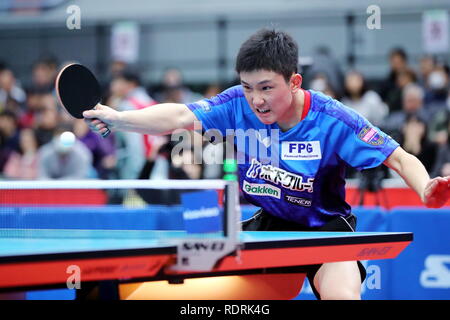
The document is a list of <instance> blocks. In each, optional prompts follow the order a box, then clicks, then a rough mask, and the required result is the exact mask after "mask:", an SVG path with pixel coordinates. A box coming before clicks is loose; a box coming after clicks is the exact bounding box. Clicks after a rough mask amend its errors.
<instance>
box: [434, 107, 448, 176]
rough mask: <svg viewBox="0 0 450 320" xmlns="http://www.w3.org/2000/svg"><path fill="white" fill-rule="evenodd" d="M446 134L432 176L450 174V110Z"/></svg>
mask: <svg viewBox="0 0 450 320" xmlns="http://www.w3.org/2000/svg"><path fill="white" fill-rule="evenodd" d="M445 127H446V129H445V131H444V132H445V134H446V138H445V139H444V140H445V143H442V144H441V145H440V146H439V150H438V154H437V157H436V162H435V165H434V168H433V171H432V172H431V176H432V177H437V176H442V177H446V176H449V175H450V137H449V136H450V112H449V114H448V115H447V121H446V126H445Z"/></svg>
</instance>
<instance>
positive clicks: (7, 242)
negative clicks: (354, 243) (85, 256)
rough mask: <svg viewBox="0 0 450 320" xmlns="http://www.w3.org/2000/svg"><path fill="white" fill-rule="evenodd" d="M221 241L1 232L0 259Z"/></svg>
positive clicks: (156, 234) (247, 235)
mask: <svg viewBox="0 0 450 320" xmlns="http://www.w3.org/2000/svg"><path fill="white" fill-rule="evenodd" d="M387 234H397V233H392V232H390V233H388V232H276V231H269V232H267V231H266V232H264V231H256V232H255V231H253V232H240V240H241V241H242V242H244V243H251V242H277V241H283V240H301V239H318V238H330V237H333V238H334V237H358V236H377V235H387ZM190 237H193V238H199V237H201V238H220V235H219V234H202V235H199V234H187V233H186V232H185V231H166V230H164V231H158V230H146V231H142V230H72V229H70V230H69V229H0V257H7V256H21V255H36V254H52V253H70V252H87V251H102V250H126V249H144V248H163V247H170V246H175V245H176V244H177V242H179V241H180V240H182V239H188V238H190Z"/></svg>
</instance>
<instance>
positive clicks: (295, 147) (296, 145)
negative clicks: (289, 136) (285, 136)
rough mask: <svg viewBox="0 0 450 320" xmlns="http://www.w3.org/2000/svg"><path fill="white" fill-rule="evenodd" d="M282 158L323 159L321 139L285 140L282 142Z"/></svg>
mask: <svg viewBox="0 0 450 320" xmlns="http://www.w3.org/2000/svg"><path fill="white" fill-rule="evenodd" d="M281 159H282V160H318V159H322V151H321V150H320V141H283V142H282V143H281Z"/></svg>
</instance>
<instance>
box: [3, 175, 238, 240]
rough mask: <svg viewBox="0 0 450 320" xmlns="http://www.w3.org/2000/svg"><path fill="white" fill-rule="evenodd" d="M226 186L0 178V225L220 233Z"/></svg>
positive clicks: (215, 182) (213, 182) (193, 182)
mask: <svg viewBox="0 0 450 320" xmlns="http://www.w3.org/2000/svg"><path fill="white" fill-rule="evenodd" d="M226 188H227V182H224V181H222V180H162V181H156V180H85V181H25V182H18V181H13V182H10V181H8V182H7V181H1V182H0V228H1V229H3V231H5V230H9V232H11V230H14V229H20V230H26V229H32V230H34V229H39V230H44V229H64V230H136V231H139V230H161V231H164V230H184V231H188V232H193V233H211V232H222V233H223V232H225V231H226V228H227V226H226V223H225V222H226V212H227V208H231V207H232V206H230V207H227V205H226V203H227V193H226ZM196 220H197V221H196ZM22 232H23V231H22ZM19 233H20V232H19ZM66 233H67V232H66Z"/></svg>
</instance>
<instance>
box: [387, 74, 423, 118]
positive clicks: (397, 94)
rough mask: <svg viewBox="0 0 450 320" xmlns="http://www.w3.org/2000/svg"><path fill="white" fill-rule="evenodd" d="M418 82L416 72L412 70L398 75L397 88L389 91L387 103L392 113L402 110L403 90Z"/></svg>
mask: <svg viewBox="0 0 450 320" xmlns="http://www.w3.org/2000/svg"><path fill="white" fill-rule="evenodd" d="M416 80H417V78H416V75H415V73H414V71H412V70H410V69H408V70H405V71H400V72H398V73H397V76H396V82H395V86H394V87H393V88H392V90H390V91H389V93H388V95H387V97H386V101H385V102H386V104H387V105H388V106H389V112H390V113H392V112H395V111H399V110H401V108H402V95H403V89H404V88H405V87H406V86H408V85H410V84H413V83H415V82H416Z"/></svg>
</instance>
